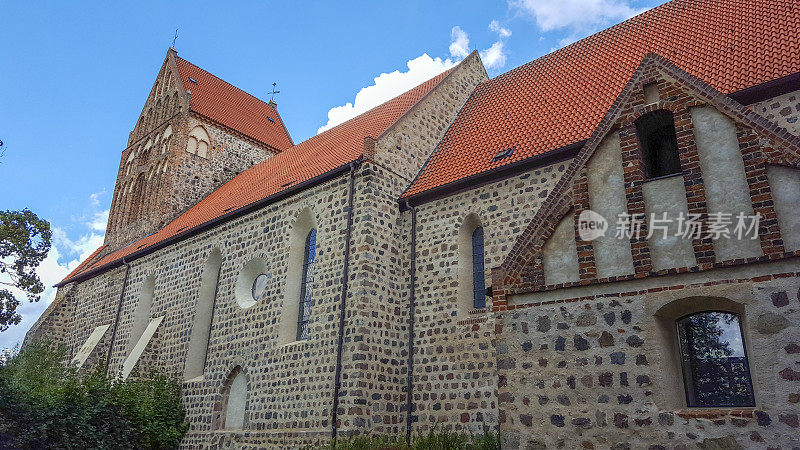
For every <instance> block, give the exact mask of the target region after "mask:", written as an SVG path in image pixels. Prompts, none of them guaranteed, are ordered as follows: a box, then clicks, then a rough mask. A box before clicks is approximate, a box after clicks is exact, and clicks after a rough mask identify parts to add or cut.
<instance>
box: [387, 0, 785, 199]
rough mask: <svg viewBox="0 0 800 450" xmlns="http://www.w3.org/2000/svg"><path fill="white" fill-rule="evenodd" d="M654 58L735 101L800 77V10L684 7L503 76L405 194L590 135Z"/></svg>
mask: <svg viewBox="0 0 800 450" xmlns="http://www.w3.org/2000/svg"><path fill="white" fill-rule="evenodd" d="M650 52H653V53H657V54H659V55H661V56H663V57H665V58H667V59H668V60H670V61H672V62H673V63H674V64H675V65H677V66H678V67H680V68H682V69H684V70H685V71H687V72H689V73H690V74H692V75H694V76H696V77H698V78H700V79H702V80H704V81H705V82H707V83H708V84H710V85H711V86H713V87H714V88H715V89H717V90H719V91H720V92H723V93H725V94H729V93H732V92H736V91H739V90H742V89H745V88H748V87H752V86H755V85H758V84H761V83H765V82H767V81H771V80H774V79H777V78H781V77H784V76H787V75H791V74H794V73H797V72H800V3H798V2H797V0H769V1H767V0H674V1H672V2H669V3H666V4H664V5H662V6H659V7H657V8H655V9H652V10H649V11H647V12H645V13H642V14H640V15H638V16H636V17H634V18H632V19H630V20H627V21H625V22H623V23H621V24H619V25H616V26H614V27H611V28H609V29H607V30H605V31H601V32H599V33H597V34H595V35H592V36H590V37H588V38H586V39H583V40H581V41H578V42H576V43H574V44H572V45H569V46H567V47H565V48H562V49H560V50H558V51H556V52H553V53H550V54H548V55H546V56H543V57H541V58H539V59H537V60H534V61H532V62H530V63H528V64H525V65H523V66H521V67H518V68H516V69H514V70H511V71H509V72H507V73H505V74H503V75H500V76H498V77H496V78H493V79H492V80H489V81H488V82H486V83H483V84H481V85H480V86H478V87H477V88H476V89H475V92H474V93H473V94H472V96H471V97H470V99H469V100H468V102H467V104H466V105H465V106H464V108H463V109H462V110H461V113H460V114H459V115H458V118H457V119H456V121H455V122H454V123H453V125H451V127H450V129H449V130H448V131H447V133H446V134H445V136H444V138H443V139H442V142H441V143H439V145H438V146H437V148H436V150H435V152H434V153H433V154H432V155H431V158H430V159H429V161H428V163H427V164H426V165H425V167H424V168H423V169H422V171H421V172H420V173H419V175H418V177H417V179H416V180H415V181H414V183H412V185H411V187H410V188H409V189H408V190H407V191H406V192H405V193H404V194H403V196H404V197H409V196H412V195H414V194H420V193H422V192H425V191H427V190H430V189H433V188H437V187H441V186H443V185H446V184H447V183H451V182H454V181H457V180H460V179H463V178H466V177H469V176H471V175H476V174H479V173H481V172H484V171H487V170H490V169H493V168H495V167H499V166H503V165H506V164H509V163H512V162H516V161H520V160H523V159H526V158H530V157H532V156H536V155H540V154H543V153H545V152H548V151H551V150H555V149H558V148H561V147H564V146H567V145H569V144H573V143H576V142H580V141H582V140H584V139H586V138H588V137H589V135H590V134H591V133H592V131H593V130H594V129H595V127H596V126H597V125H598V124H599V123H600V120H601V119H602V118H603V116H604V115H605V113H606V112H607V111H608V109H609V108H610V107H611V105H612V103H613V102H614V100H615V99H616V98H617V96H618V95H619V93H620V92H621V91H622V89H623V87H625V84H626V83H627V82H628V80H629V79H630V77H631V76H632V75H633V73H634V72H635V71H636V68H637V67H638V65H639V63H640V62H641V61H642V59H643V58H644V56H645V55H646V54H647V53H650ZM512 147H513V148H514V152H513V155H512V156H510V157H507V158H504V159H501V160H499V161H497V162H494V163H493V162H492V158H493V156H494V155H495V154H497V152H498V151H500V150H503V149H507V148H512Z"/></svg>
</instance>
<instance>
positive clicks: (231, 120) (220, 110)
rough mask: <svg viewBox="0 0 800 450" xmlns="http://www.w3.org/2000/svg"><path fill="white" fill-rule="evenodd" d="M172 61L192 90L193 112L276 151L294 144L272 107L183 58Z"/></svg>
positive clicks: (182, 79)
mask: <svg viewBox="0 0 800 450" xmlns="http://www.w3.org/2000/svg"><path fill="white" fill-rule="evenodd" d="M175 62H176V63H177V65H178V74H179V75H180V77H181V83H183V88H184V89H186V90H187V91H190V92H191V96H190V97H189V98H190V100H189V108H190V109H191V110H192V111H195V112H197V113H199V114H202V115H204V116H206V117H208V118H209V119H211V120H213V121H215V122H218V123H220V124H222V125H225V126H226V127H229V128H232V129H234V130H236V131H238V132H240V133H242V134H244V135H245V136H249V137H251V138H253V139H255V140H257V141H259V142H262V143H264V144H267V145H269V146H271V147H273V148H275V149H277V150H281V151H282V150H286V149H287V148H289V147H291V146H292V145H293V143H292V138H291V137H290V136H289V132H288V131H286V127H285V126H284V125H283V120H281V116H280V114H278V111H277V110H275V108H273V107H272V106H270V105H269V104H267V103H265V102H263V101H261V100H259V99H257V98H255V97H253V96H252V95H250V94H248V93H247V92H245V91H243V90H241V89H239V88H237V87H236V86H233V85H231V84H228V83H226V82H225V81H223V80H220V79H219V78H217V77H216V76H214V75H212V74H210V73H208V72H206V71H205V70H203V69H201V68H199V67H197V66H195V65H194V64H192V63H190V62H189V61H186V60H185V59H182V58H180V57H176V58H175ZM190 78H191V79H192V80H194V81H195V82H193V81H191V80H190ZM270 119H272V121H271V120H270Z"/></svg>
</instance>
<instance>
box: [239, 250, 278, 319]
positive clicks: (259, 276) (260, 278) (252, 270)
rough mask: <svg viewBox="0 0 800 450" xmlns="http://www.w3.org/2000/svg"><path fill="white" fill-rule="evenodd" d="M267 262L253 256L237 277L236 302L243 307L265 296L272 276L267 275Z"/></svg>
mask: <svg viewBox="0 0 800 450" xmlns="http://www.w3.org/2000/svg"><path fill="white" fill-rule="evenodd" d="M267 273H269V271H268V270H267V263H266V262H264V260H263V259H261V258H253V259H251V260H250V261H248V262H247V264H245V265H244V267H242V270H241V271H240V272H239V276H238V277H237V278H236V290H235V297H236V302H237V303H238V304H239V306H241V307H242V308H245V309H246V308H249V307H251V306H253V305H255V304H256V303H257V302H258V301H259V300H261V299H262V298H263V294H264V292H266V289H267V286H269V284H270V282H271V281H270V280H271V277H270V276H269V275H266V274H267Z"/></svg>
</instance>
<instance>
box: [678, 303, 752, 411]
mask: <svg viewBox="0 0 800 450" xmlns="http://www.w3.org/2000/svg"><path fill="white" fill-rule="evenodd" d="M678 339H679V342H680V350H681V364H682V366H683V378H684V384H685V386H686V399H687V404H688V405H689V406H701V407H711V406H755V400H754V398H753V385H752V382H751V381H750V369H749V365H748V362H747V353H746V352H745V347H744V341H743V340H742V328H741V325H740V323H739V316H738V315H736V314H731V313H725V312H702V313H697V314H692V315H690V316H687V317H684V318H682V319H680V320H679V321H678Z"/></svg>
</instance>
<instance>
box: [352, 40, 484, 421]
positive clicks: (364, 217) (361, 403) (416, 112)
mask: <svg viewBox="0 0 800 450" xmlns="http://www.w3.org/2000/svg"><path fill="white" fill-rule="evenodd" d="M486 78H487V77H486V72H485V70H484V68H483V65H482V64H481V63H480V60H479V58H478V55H477V53H473V54H472V55H470V56H469V57H467V58H466V59H465V60H464V61H462V62H461V63H460V65H459V66H458V67H457V68H456V69H454V71H453V72H452V73H451V74H449V75H448V76H447V77H445V78H444V79H443V80H442V81H441V82H440V83H439V85H438V86H436V87H435V88H434V89H433V90H431V91H430V92H429V93H428V94H427V95H426V96H425V97H424V98H422V99H421V100H420V101H419V102H418V103H417V104H416V105H415V106H414V107H412V108H411V109H410V110H409V111H408V112H407V113H406V114H405V115H404V116H403V117H401V118H400V119H398V121H397V122H396V123H394V124H393V125H392V126H390V127H389V128H388V129H387V130H386V131H385V132H384V133H383V134H382V135H381V136H378V137H377V140H376V141H375V142H374V150H370V149H369V148H368V149H367V153H368V156H371V160H369V161H367V162H366V163H365V164H364V165H363V166H362V170H360V171H359V173H358V174H357V175H356V195H355V203H354V215H355V216H354V223H353V229H352V233H353V238H352V256H351V262H352V266H351V272H350V274H351V275H350V279H351V285H350V288H351V290H350V293H349V296H350V298H351V301H350V302H349V303H348V307H347V308H348V313H347V325H348V326H347V328H346V329H345V348H344V355H343V364H342V370H343V378H342V389H341V403H340V408H339V409H340V416H339V417H340V430H341V432H342V433H344V434H348V433H362V432H363V430H370V431H371V432H374V433H404V432H405V429H406V418H407V384H408V382H407V377H408V371H407V369H408V365H407V361H408V333H409V327H408V311H409V307H408V306H409V305H408V301H409V297H408V296H409V292H410V288H409V283H410V275H409V265H408V262H409V261H410V240H409V236H410V227H409V225H410V224H409V222H408V221H407V217H406V214H402V213H401V212H400V211H399V209H398V204H397V199H398V198H399V197H400V195H401V194H402V192H403V191H404V190H405V189H406V188H407V187H408V185H409V184H410V183H411V180H412V177H413V176H414V175H415V174H416V173H417V172H418V171H419V170H420V169H421V168H422V165H423V164H424V163H425V161H426V160H427V157H428V155H429V154H430V152H431V151H432V150H433V148H434V146H435V145H436V144H437V143H438V142H439V141H440V140H441V138H442V136H443V135H444V133H445V131H446V130H447V128H448V126H449V125H450V123H451V122H452V121H453V120H454V119H455V117H456V114H457V113H458V111H459V110H460V108H461V106H462V105H463V104H464V103H465V102H466V101H467V98H468V97H469V95H470V93H471V92H472V90H473V89H474V87H475V86H476V85H477V84H478V83H480V82H482V81H484V80H486ZM367 147H369V143H368V145H367Z"/></svg>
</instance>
